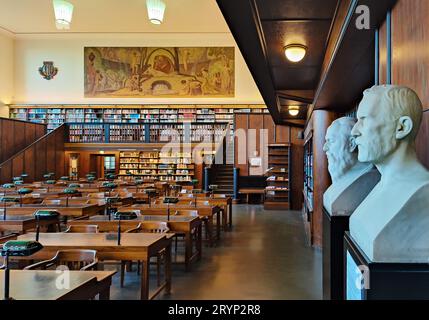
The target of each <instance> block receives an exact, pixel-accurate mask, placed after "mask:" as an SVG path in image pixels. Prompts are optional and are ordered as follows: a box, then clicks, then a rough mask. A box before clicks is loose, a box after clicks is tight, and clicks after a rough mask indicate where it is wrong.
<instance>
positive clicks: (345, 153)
mask: <svg viewBox="0 0 429 320" xmlns="http://www.w3.org/2000/svg"><path fill="white" fill-rule="evenodd" d="M355 124H356V120H355V119H353V118H350V117H342V118H339V119H337V120H335V121H334V122H332V124H331V125H330V127H329V128H328V130H327V131H326V136H325V145H324V146H323V151H325V153H326V156H327V158H328V170H329V174H330V175H331V179H332V184H331V186H330V187H329V188H328V189H327V190H326V191H325V193H324V194H323V205H324V207H325V209H326V210H327V211H328V213H329V214H330V215H350V214H352V213H353V211H354V210H355V209H356V208H357V206H358V205H359V204H360V203H361V202H362V200H363V199H365V197H366V196H367V195H368V193H369V192H370V191H371V190H372V188H373V187H374V186H375V185H376V184H377V182H378V181H379V180H380V174H379V173H378V171H377V170H376V169H375V168H374V165H373V164H371V163H362V162H359V161H358V154H357V147H356V143H355V139H354V137H353V136H352V135H351V130H352V128H353V126H354V125H355Z"/></svg>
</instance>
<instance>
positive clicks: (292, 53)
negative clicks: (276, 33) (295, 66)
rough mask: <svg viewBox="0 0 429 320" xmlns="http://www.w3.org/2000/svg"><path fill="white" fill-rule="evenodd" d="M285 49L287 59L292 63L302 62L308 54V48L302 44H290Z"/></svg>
mask: <svg viewBox="0 0 429 320" xmlns="http://www.w3.org/2000/svg"><path fill="white" fill-rule="evenodd" d="M283 49H284V50H285V55H286V58H287V59H288V60H289V61H291V62H300V61H301V60H302V59H304V57H305V55H306V53H307V47H306V46H304V45H302V44H289V45H287V46H286V47H284V48H283Z"/></svg>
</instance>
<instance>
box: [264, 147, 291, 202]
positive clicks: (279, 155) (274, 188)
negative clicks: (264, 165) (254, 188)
mask: <svg viewBox="0 0 429 320" xmlns="http://www.w3.org/2000/svg"><path fill="white" fill-rule="evenodd" d="M290 152H291V151H290V145H289V144H270V145H268V168H269V169H271V170H270V171H269V172H268V177H267V186H266V188H265V201H264V208H265V209H267V210H270V209H289V203H290V183H289V159H290Z"/></svg>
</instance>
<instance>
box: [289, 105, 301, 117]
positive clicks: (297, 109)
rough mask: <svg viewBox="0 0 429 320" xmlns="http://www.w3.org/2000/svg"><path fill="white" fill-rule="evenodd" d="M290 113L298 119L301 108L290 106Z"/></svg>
mask: <svg viewBox="0 0 429 320" xmlns="http://www.w3.org/2000/svg"><path fill="white" fill-rule="evenodd" d="M288 111H289V114H290V115H291V116H292V117H296V116H297V115H298V113H299V106H289V107H288Z"/></svg>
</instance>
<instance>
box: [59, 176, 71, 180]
mask: <svg viewBox="0 0 429 320" xmlns="http://www.w3.org/2000/svg"><path fill="white" fill-rule="evenodd" d="M60 180H62V181H68V180H70V177H69V176H62V177H61V178H60Z"/></svg>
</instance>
